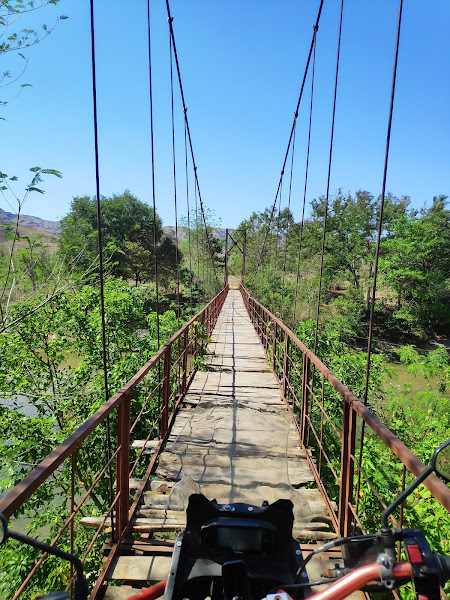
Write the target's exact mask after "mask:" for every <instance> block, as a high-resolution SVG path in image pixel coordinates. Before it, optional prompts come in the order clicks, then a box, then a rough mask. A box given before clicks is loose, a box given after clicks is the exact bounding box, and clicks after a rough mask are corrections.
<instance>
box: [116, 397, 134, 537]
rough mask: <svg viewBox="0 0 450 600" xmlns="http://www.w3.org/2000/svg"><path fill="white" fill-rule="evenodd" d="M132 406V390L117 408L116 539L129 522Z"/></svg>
mask: <svg viewBox="0 0 450 600" xmlns="http://www.w3.org/2000/svg"><path fill="white" fill-rule="evenodd" d="M130 406H131V391H130V393H128V394H127V395H126V397H125V398H124V399H123V401H122V402H121V404H120V405H119V407H118V409H117V445H118V446H120V447H121V448H120V451H119V453H118V455H117V463H116V465H117V474H116V477H117V493H118V494H120V496H119V499H118V501H117V505H116V507H117V508H116V526H115V529H116V539H120V536H121V534H122V531H123V530H124V528H125V527H126V525H127V523H128V510H129V496H130V480H129V468H130Z"/></svg>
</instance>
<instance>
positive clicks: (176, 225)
mask: <svg viewBox="0 0 450 600" xmlns="http://www.w3.org/2000/svg"><path fill="white" fill-rule="evenodd" d="M169 54H170V98H171V109H172V160H173V198H174V210H175V263H176V269H177V287H176V290H177V317H178V326H180V262H179V253H178V211H177V169H176V155H175V112H174V107H173V64H172V36H169Z"/></svg>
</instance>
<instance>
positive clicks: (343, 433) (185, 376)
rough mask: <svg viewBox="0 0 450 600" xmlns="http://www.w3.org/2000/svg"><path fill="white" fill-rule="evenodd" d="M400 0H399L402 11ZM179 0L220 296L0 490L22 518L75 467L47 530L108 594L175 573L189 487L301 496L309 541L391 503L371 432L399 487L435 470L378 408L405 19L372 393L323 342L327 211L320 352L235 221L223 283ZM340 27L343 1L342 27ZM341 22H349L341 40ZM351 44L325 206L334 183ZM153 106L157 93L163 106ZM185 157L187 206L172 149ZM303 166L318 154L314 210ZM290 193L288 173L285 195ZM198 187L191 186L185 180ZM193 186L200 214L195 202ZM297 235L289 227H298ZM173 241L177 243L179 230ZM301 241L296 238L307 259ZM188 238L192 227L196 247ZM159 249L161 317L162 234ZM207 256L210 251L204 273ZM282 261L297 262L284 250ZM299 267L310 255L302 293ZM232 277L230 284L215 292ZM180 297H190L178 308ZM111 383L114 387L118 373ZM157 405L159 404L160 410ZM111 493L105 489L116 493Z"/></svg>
mask: <svg viewBox="0 0 450 600" xmlns="http://www.w3.org/2000/svg"><path fill="white" fill-rule="evenodd" d="M322 6H323V1H322V2H320V7H319V11H318V15H317V20H316V22H315V24H314V28H313V36H312V41H311V46H310V50H309V54H308V58H307V64H306V68H305V73H304V77H303V81H302V86H301V91H300V95H299V98H298V102H297V105H296V110H295V114H294V120H293V124H292V129H291V132H290V136H289V142H288V147H287V150H286V154H285V156H284V161H283V166H282V171H281V177H280V180H279V183H278V188H277V192H276V196H275V200H274V203H273V206H272V210H271V213H270V219H269V226H268V227H267V229H266V233H265V238H264V240H263V243H262V245H261V248H260V254H259V259H258V265H257V268H256V273H254V274H253V277H254V280H257V277H258V275H259V276H260V277H262V270H261V268H260V267H261V265H262V264H263V262H264V253H265V251H266V249H267V244H268V243H269V242H268V239H269V237H270V235H271V234H270V231H271V229H270V228H271V226H272V224H273V221H274V219H275V215H276V206H277V202H278V203H279V206H280V203H281V190H282V183H283V177H284V175H285V169H286V165H287V164H288V158H289V156H290V153H291V156H292V162H291V173H290V185H291V184H292V164H293V154H294V144H295V131H296V123H297V118H298V113H299V107H300V103H301V99H302V95H303V92H304V88H305V82H306V77H307V75H308V72H309V71H310V67H311V65H312V71H313V77H312V86H311V109H310V116H309V138H310V137H311V112H312V99H313V84H314V60H315V49H316V39H317V33H318V25H319V20H320V15H321V12H322ZM401 7H402V3H401V2H400V12H399V15H400V16H401ZM167 10H168V22H169V29H170V57H171V63H170V68H171V85H172V133H173V140H174V128H173V122H174V121H173V110H174V109H173V71H172V68H173V64H172V58H174V61H175V66H176V71H177V75H178V81H179V86H180V92H181V99H182V109H183V113H184V119H185V123H184V125H185V130H184V141H185V151H186V172H187V165H188V154H189V155H190V160H191V162H192V170H193V179H194V191H195V201H196V217H195V221H196V224H198V222H199V221H200V220H202V222H203V226H204V227H203V229H204V232H203V233H204V244H203V246H204V249H205V257H204V259H202V260H203V277H202V279H203V282H207V285H206V287H208V285H209V289H210V290H215V291H214V293H211V294H210V301H209V302H208V303H207V304H206V305H205V306H204V307H203V308H202V309H201V310H200V311H199V312H198V313H197V314H196V315H195V316H193V317H192V318H191V319H190V320H189V321H188V322H186V323H185V324H184V325H183V326H182V327H181V328H180V329H179V330H178V331H177V332H176V333H175V334H174V335H173V336H172V337H171V338H170V339H169V340H167V341H166V342H165V343H164V340H160V339H159V321H158V341H159V342H161V345H160V348H159V350H158V351H157V352H156V354H155V355H154V356H153V357H152V358H151V359H150V360H149V361H148V362H147V363H146V364H144V365H143V366H142V368H141V369H140V370H139V371H138V372H137V373H136V374H135V375H134V376H133V377H132V379H131V380H130V381H129V382H128V383H127V384H126V385H124V386H123V387H122V388H121V389H120V390H118V391H117V392H116V393H115V394H114V395H113V396H111V397H110V398H109V399H108V400H107V401H106V402H105V403H104V404H103V405H102V406H101V407H100V408H99V409H98V410H97V411H96V412H95V413H94V414H93V415H92V416H91V417H89V418H88V419H87V420H86V421H85V422H84V423H83V424H81V425H80V427H79V428H78V429H77V430H75V431H74V432H73V434H72V435H70V437H68V438H67V439H66V440H65V441H64V442H63V443H62V444H61V445H60V446H59V447H58V448H56V449H55V450H54V451H53V452H52V453H51V454H49V456H48V457H47V458H45V459H44V460H43V461H42V463H41V464H39V465H38V466H37V467H36V468H34V469H33V470H31V471H30V472H29V473H28V475H27V476H26V477H25V478H24V479H23V480H22V481H21V482H19V483H18V484H17V485H16V486H15V487H14V488H13V489H12V490H10V491H9V492H8V493H6V494H5V495H4V496H3V497H2V498H1V499H0V512H2V513H3V514H4V515H5V516H6V517H7V518H14V516H15V515H20V513H21V511H22V510H23V509H24V508H25V507H26V506H27V505H29V503H33V502H36V498H39V493H41V492H42V490H44V489H45V486H46V485H47V484H48V483H49V482H50V481H52V480H53V479H54V478H56V477H58V474H59V473H61V471H62V469H63V468H65V469H66V471H65V472H67V473H69V481H68V484H67V485H68V488H66V489H64V494H63V495H64V498H65V501H66V503H67V515H66V518H65V520H64V522H62V523H61V524H60V526H59V527H58V532H57V533H56V535H55V536H54V538H53V539H52V540H51V542H52V543H53V544H56V545H58V543H63V542H64V543H65V544H67V545H68V548H69V549H70V551H72V552H74V551H76V552H77V553H78V554H79V556H80V558H81V560H82V562H83V563H85V564H87V565H89V573H88V575H89V579H90V583H91V596H90V597H91V599H92V600H94V599H99V600H101V599H102V598H106V599H108V600H125V599H127V598H129V597H131V596H133V595H134V594H136V593H138V592H139V591H140V590H141V589H142V588H145V587H147V586H148V583H149V582H151V581H160V580H163V579H166V578H167V576H168V573H169V570H170V561H171V556H172V553H173V551H174V547H175V543H176V542H175V535H176V533H177V532H181V531H183V530H184V529H185V527H186V513H185V511H186V507H187V501H188V498H189V496H190V495H191V494H193V493H202V494H204V495H205V496H206V497H208V498H215V499H216V500H217V501H218V502H220V503H223V504H228V503H233V502H239V501H241V502H245V503H250V504H254V505H262V504H264V503H272V502H274V501H275V500H277V499H282V498H284V499H289V500H291V501H292V504H293V512H294V529H293V533H294V537H295V538H296V539H297V540H298V541H299V542H300V548H301V551H302V552H303V553H305V552H307V551H309V550H311V549H314V548H316V547H317V546H318V545H319V544H321V543H323V542H324V541H326V540H330V539H333V538H335V537H337V536H342V535H349V534H352V533H355V532H364V531H365V520H364V519H365V513H366V511H367V510H368V506H369V507H370V510H372V511H373V507H374V506H376V507H377V509H379V512H381V510H382V509H383V508H385V506H386V504H385V502H384V500H383V497H382V494H381V493H380V492H379V491H378V489H377V486H376V483H375V482H374V481H372V478H371V476H370V469H368V468H367V463H368V461H369V458H370V457H368V456H367V453H366V452H364V436H366V437H367V436H370V437H371V439H376V440H377V442H378V443H379V444H380V445H381V446H380V447H382V449H383V452H384V451H385V452H387V453H389V461H390V463H392V464H393V465H396V472H397V475H398V476H397V480H396V481H395V486H396V491H397V492H398V491H400V490H402V489H404V488H405V486H406V483H407V481H408V477H409V476H410V475H414V476H417V475H419V474H420V473H421V472H422V471H423V469H424V468H425V465H424V464H423V463H422V462H421V461H420V460H419V459H418V458H417V456H415V455H414V454H413V453H412V452H411V450H410V449H409V448H407V447H406V446H405V445H404V444H403V443H402V442H401V440H400V439H398V438H397V437H396V436H395V435H394V434H393V433H392V432H391V431H390V430H389V428H388V427H387V426H386V425H385V424H384V423H382V422H381V421H380V420H379V419H378V418H377V416H376V415H375V414H373V412H371V411H370V410H369V408H368V407H367V405H366V404H367V402H366V401H367V391H368V379H369V369H370V353H371V348H372V328H373V311H374V303H375V294H376V274H377V261H378V253H379V241H380V237H381V230H382V206H383V201H384V196H385V184H386V170H387V161H388V153H389V138H390V125H391V118H392V107H393V99H394V89H395V73H396V64H397V52H398V42H399V34H400V22H401V19H400V16H399V22H398V32H397V47H396V51H395V59H394V77H393V86H392V92H391V106H390V115H389V126H388V135H387V144H386V158H385V165H384V177H383V184H382V203H381V214H380V223H379V233H378V244H377V247H376V257H375V263H374V272H375V279H374V283H373V286H372V309H371V319H370V328H369V339H368V358H367V360H368V362H367V364H368V367H367V376H366V390H365V397H364V398H363V401H362V402H361V401H360V399H358V398H357V397H356V396H355V395H354V394H353V393H352V391H351V390H350V389H348V388H347V387H346V386H345V385H344V384H343V383H342V382H341V381H339V379H338V378H337V377H336V376H335V375H334V374H333V373H332V372H331V371H330V370H329V368H328V367H327V366H326V365H325V364H323V362H322V361H321V360H320V359H319V358H318V357H317V355H316V354H315V350H316V344H317V336H318V324H319V311H320V302H321V284H322V272H323V254H324V252H323V251H324V243H325V235H326V214H325V218H324V232H323V243H322V255H321V264H320V277H319V291H318V301H317V314H316V331H315V342H314V348H313V349H310V348H307V347H306V346H305V345H304V343H303V342H302V340H300V339H298V337H297V336H296V335H295V333H294V332H293V331H292V330H291V329H290V328H289V327H288V326H287V325H286V324H285V323H283V322H282V321H281V320H280V318H279V317H278V316H277V315H276V314H274V313H273V312H271V311H270V310H269V309H268V308H267V307H265V306H263V305H262V304H261V303H260V302H259V301H258V298H255V297H253V296H252V294H251V292H250V291H249V290H248V289H247V288H246V287H245V284H246V272H245V271H246V263H245V256H246V253H245V244H246V232H244V235H243V239H242V240H238V239H236V240H235V239H233V238H231V239H232V247H234V246H236V247H237V248H238V249H239V251H240V252H241V254H242V279H241V281H240V284H238V285H236V284H235V285H230V283H229V277H228V262H227V260H228V254H229V250H231V248H230V245H229V243H228V230H227V239H226V245H225V269H224V270H225V273H224V284H223V286H222V285H220V284H219V276H218V273H217V271H218V266H217V264H216V263H217V261H216V260H215V259H214V256H213V253H212V250H211V239H210V230H209V228H208V227H207V222H206V218H205V211H204V207H203V202H202V197H201V193H200V187H199V181H198V176H197V166H196V162H195V159H194V151H193V145H192V139H191V133H190V128H189V121H188V118H187V107H186V104H185V99H184V93H183V87H182V83H181V74H180V67H179V62H178V56H177V51H176V45H175V38H174V32H173V27H172V17H171V13H170V9H169V4H168V2H167ZM341 24H342V4H341V23H340V26H341ZM91 26H92V49H93V52H92V58H93V67H94V68H93V78H94V81H93V83H94V85H93V89H94V116H95V135H96V164H97V201H98V215H99V233H101V203H100V191H99V176H98V143H97V122H96V119H97V109H96V96H95V45H94V36H93V3H92V2H91ZM340 33H341V31H340V29H339V44H340ZM149 44H150V38H149ZM339 44H338V53H337V67H336V84H335V91H334V104H333V121H332V133H331V143H330V159H329V166H328V181H327V196H326V203H327V204H326V206H327V205H328V197H329V185H330V169H331V158H332V145H333V130H334V115H335V108H336V91H337V84H338V66H339ZM149 54H150V53H149ZM150 77H151V68H150ZM150 100H151V85H150ZM150 105H151V106H152V104H151V103H150ZM151 114H152V113H151ZM173 143H174V141H173ZM309 147H310V139H308V156H309ZM152 152H153V117H152ZM173 160H174V188H175V213H176V185H175V181H176V177H175V150H174V151H173ZM307 172H308V162H307V166H306V177H305V194H304V202H303V215H304V205H305V198H306V182H307ZM154 178H155V170H154V163H153V155H152V179H153V210H154V213H153V214H154V219H156V201H155V186H154ZM290 193H291V190H290V186H289V202H290V198H291V196H290ZM187 195H189V190H188V189H187ZM197 199H198V201H199V211H198V212H199V214H200V217H198V215H197ZM279 211H280V209H278V212H279ZM302 227H303V220H302ZM155 229H156V225H155ZM188 230H189V200H188ZM177 231H178V223H176V227H175V232H176V237H177V235H178V233H177ZM286 235H287V236H288V235H289V232H288V233H287V234H286ZM155 238H156V235H155ZM176 242H177V247H178V239H176ZM197 243H198V241H197ZM301 243H302V242H301V237H300V247H299V263H300V255H301ZM99 244H100V246H99V254H100V257H101V256H102V246H101V235H99ZM278 244H279V240H277V254H278ZM285 247H286V248H287V240H285ZM190 249H191V242H190V238H189V251H190ZM154 255H155V281H156V292H157V293H156V302H157V312H158V318H159V312H160V311H159V306H158V298H159V293H158V253H157V251H156V239H155V252H154ZM206 261H209V262H208V264H207V267H206V268H207V272H206V275H205V271H204V269H205V262H206ZM284 263H286V254H285V256H284ZM189 265H190V266H189V278H190V288H191V289H192V287H193V285H192V284H193V278H194V274H195V265H194V266H193V265H192V264H191V257H189ZM102 268H103V267H102V264H100V269H101V273H100V280H101V281H103V272H102ZM197 269H198V275H197V279H198V280H200V279H201V277H200V263H198V265H197ZM298 277H299V267H298V269H297V285H296V297H295V301H296V300H297V291H298ZM179 286H180V276H179V264H178V257H177V288H178V289H177V298H179V296H180V290H179ZM283 286H284V273H283ZM220 287H222V289H219V288H220ZM282 291H283V290H282ZM211 296H212V298H211ZM102 302H103V301H102ZM179 310H180V309H179V306H178V315H179V314H180V312H179ZM294 313H295V302H294ZM102 321H103V356H104V371H105V380H106V379H107V376H106V375H107V371H108V366H107V348H106V337H107V336H106V335H105V327H106V325H105V318H104V307H103V304H102ZM105 390H106V392H107V391H108V386H107V382H106V385H105ZM108 396H109V394H108V393H106V397H108ZM155 406H156V409H155ZM155 411H156V417H154V414H155ZM99 447H104V448H105V462H104V464H102V465H97V466H98V471H97V472H96V473H95V475H93V476H91V478H90V481H89V483H88V482H87V480H82V479H81V475H80V473H81V472H82V470H81V467H82V460H83V456H87V455H89V453H90V452H93V451H94V449H98V448H99ZM106 449H107V452H106ZM65 483H67V481H66V482H65ZM425 486H426V487H427V488H428V490H429V492H430V493H431V496H432V497H433V498H435V499H436V500H437V501H438V502H439V503H440V504H441V505H442V506H444V507H445V508H446V509H447V510H450V492H449V490H448V488H447V487H446V486H445V485H444V484H443V483H442V482H440V481H439V480H438V479H437V478H436V477H435V476H431V477H429V478H428V479H427V480H426V481H425ZM105 490H106V491H105ZM44 496H45V494H44ZM105 497H107V498H108V500H104V498H105ZM392 522H393V524H394V525H400V526H401V524H402V523H403V509H402V510H401V511H400V513H399V515H398V517H397V518H395V517H392ZM46 558H47V557H46V555H42V556H40V557H39V558H38V559H37V561H36V563H35V564H34V566H33V567H32V568H31V569H30V570H29V572H28V573H27V574H26V576H25V577H24V580H23V583H22V585H21V586H20V588H19V589H17V590H14V591H12V593H11V598H14V599H16V598H19V597H20V596H21V595H22V594H23V593H25V592H26V590H27V588H28V586H29V585H30V583H31V582H32V581H33V578H34V577H36V576H37V574H38V573H39V570H40V569H41V568H42V565H43V564H44V562H45V560H46ZM340 558H341V555H340V553H339V551H338V550H330V551H328V552H327V553H325V554H324V555H321V556H320V557H316V558H315V559H314V560H312V561H311V562H310V563H309V564H308V567H307V579H308V581H309V582H314V581H316V580H317V579H319V578H320V576H321V574H322V573H323V572H324V571H326V570H327V569H329V568H330V567H334V566H335V565H336V563H337V564H339V561H340ZM61 568H63V567H61ZM65 580H66V582H67V589H68V590H72V587H73V582H74V573H73V571H72V570H70V568H69V567H68V572H67V574H66V577H65ZM317 589H318V586H311V588H310V589H308V590H307V595H308V594H312V593H313V592H314V591H316V590H317Z"/></svg>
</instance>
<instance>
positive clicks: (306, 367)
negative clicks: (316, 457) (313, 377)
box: [300, 354, 310, 448]
mask: <svg viewBox="0 0 450 600" xmlns="http://www.w3.org/2000/svg"><path fill="white" fill-rule="evenodd" d="M309 377H310V359H309V356H308V355H307V354H304V355H303V379H302V408H301V413H300V418H301V430H300V432H301V441H302V445H303V447H304V448H306V446H307V445H308V418H307V417H308V410H309V388H308V385H309Z"/></svg>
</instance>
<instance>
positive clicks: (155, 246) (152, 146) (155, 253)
mask: <svg viewBox="0 0 450 600" xmlns="http://www.w3.org/2000/svg"><path fill="white" fill-rule="evenodd" d="M150 24H151V23H150V0H147V41H148V81H149V109H150V150H151V172H152V200H153V265H154V271H155V289H156V337H157V343H158V349H159V347H160V346H161V337H160V324H159V277H158V274H159V273H158V244H157V242H158V240H157V231H156V229H157V228H156V190H155V144H154V131H153V86H152V44H151V40H152V38H151V27H150ZM159 365H160V363H159V362H158V374H159V380H160V381H161V367H160V366H159ZM160 389H161V386H158V393H159V390H160Z"/></svg>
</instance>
